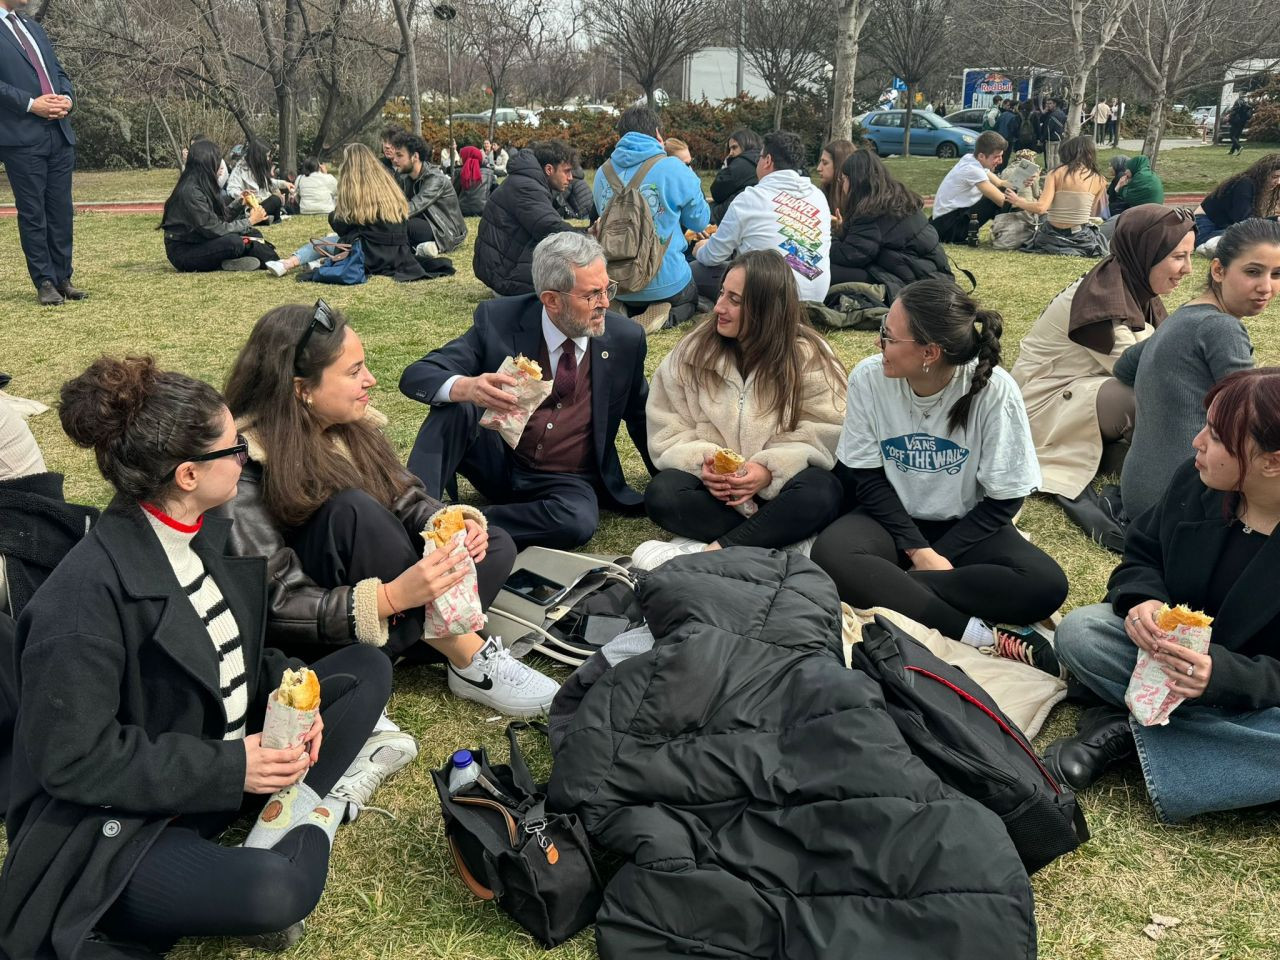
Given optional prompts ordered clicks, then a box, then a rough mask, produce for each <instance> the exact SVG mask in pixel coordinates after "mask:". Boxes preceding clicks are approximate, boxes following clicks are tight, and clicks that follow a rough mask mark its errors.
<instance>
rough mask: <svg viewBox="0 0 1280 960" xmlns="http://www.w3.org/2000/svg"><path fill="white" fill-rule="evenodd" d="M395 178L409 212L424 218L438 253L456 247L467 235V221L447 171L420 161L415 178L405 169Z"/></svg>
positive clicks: (412, 215) (411, 215)
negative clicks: (429, 226)
mask: <svg viewBox="0 0 1280 960" xmlns="http://www.w3.org/2000/svg"><path fill="white" fill-rule="evenodd" d="M398 179H399V182H400V188H401V189H402V190H403V191H404V195H405V199H407V200H408V201H409V216H410V217H425V218H426V220H427V222H428V223H430V224H431V232H432V233H434V234H435V237H436V246H437V247H438V248H439V250H440V252H441V253H448V252H449V251H450V250H454V249H456V248H457V246H458V245H459V244H460V243H462V241H463V240H465V239H466V238H467V223H466V221H465V220H463V218H462V207H461V205H460V204H459V203H458V194H457V193H456V192H454V189H453V181H452V180H450V179H449V176H448V174H446V173H445V172H444V171H443V170H441V169H440V168H439V167H435V166H432V165H431V164H429V163H424V164H423V165H422V172H421V173H419V174H418V179H416V180H415V179H414V178H413V176H412V175H411V174H408V173H402V174H400V175H399V177H398Z"/></svg>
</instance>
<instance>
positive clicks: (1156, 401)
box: [1114, 218, 1280, 519]
mask: <svg viewBox="0 0 1280 960" xmlns="http://www.w3.org/2000/svg"><path fill="white" fill-rule="evenodd" d="M1217 249H1218V255H1217V257H1216V258H1215V259H1214V261H1213V263H1212V264H1211V265H1210V267H1209V279H1208V281H1207V283H1206V284H1205V289H1204V293H1202V294H1201V295H1200V296H1199V297H1196V298H1195V299H1194V300H1191V301H1189V302H1188V303H1185V304H1183V305H1182V306H1181V307H1179V308H1178V309H1177V310H1175V311H1174V312H1173V313H1172V314H1171V315H1170V316H1169V318H1168V319H1167V320H1165V321H1164V323H1162V324H1160V328H1159V329H1158V330H1156V332H1155V335H1154V336H1152V337H1150V338H1148V339H1146V340H1143V341H1141V342H1140V343H1136V344H1134V345H1133V346H1132V347H1130V348H1129V349H1128V350H1126V351H1125V352H1124V353H1123V354H1122V355H1121V357H1120V359H1119V360H1117V361H1116V366H1115V370H1114V373H1115V376H1116V379H1117V380H1119V381H1120V382H1121V383H1125V384H1128V385H1129V386H1131V387H1133V392H1134V396H1135V398H1136V400H1137V418H1136V422H1135V424H1134V428H1133V445H1132V447H1131V449H1130V450H1129V455H1128V456H1127V457H1125V459H1124V471H1123V472H1122V473H1121V474H1120V490H1121V494H1122V501H1123V504H1124V512H1125V513H1126V514H1128V516H1129V517H1130V518H1131V519H1137V518H1138V517H1139V516H1141V515H1142V514H1143V513H1144V512H1146V510H1147V508H1148V507H1152V506H1154V505H1155V504H1156V503H1158V502H1159V500H1160V498H1161V497H1162V496H1163V495H1164V491H1165V487H1166V486H1168V483H1169V478H1170V477H1171V476H1173V474H1174V471H1175V470H1177V468H1178V466H1179V465H1180V464H1182V462H1183V461H1184V460H1186V457H1187V450H1189V449H1190V448H1191V441H1192V439H1193V438H1194V437H1195V435H1196V434H1197V433H1198V432H1199V430H1200V428H1201V427H1202V426H1203V425H1204V416H1203V414H1204V405H1203V402H1202V401H1203V398H1204V395H1205V394H1206V393H1207V392H1208V391H1209V388H1210V387H1212V386H1213V385H1214V384H1215V383H1217V382H1218V381H1219V380H1222V379H1223V378H1224V377H1226V376H1227V375H1228V374H1232V373H1235V372H1236V371H1237V370H1247V369H1248V368H1250V367H1252V366H1253V344H1252V343H1251V342H1250V340H1249V331H1248V330H1246V329H1245V326H1244V324H1243V323H1242V322H1241V321H1242V320H1243V319H1244V318H1245V317H1256V316H1257V315H1258V314H1260V313H1262V311H1264V310H1265V309H1266V308H1267V304H1269V303H1270V302H1271V300H1272V298H1273V297H1274V296H1275V294H1276V292H1277V290H1280V223H1276V222H1275V221H1274V220H1259V219H1256V218H1255V219H1252V220H1242V221H1241V222H1240V223H1237V224H1235V225H1234V226H1233V227H1231V228H1230V229H1228V230H1227V232H1226V233H1225V234H1224V235H1223V237H1222V242H1221V243H1219V244H1218V248H1217Z"/></svg>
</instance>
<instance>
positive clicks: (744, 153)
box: [711, 127, 764, 223]
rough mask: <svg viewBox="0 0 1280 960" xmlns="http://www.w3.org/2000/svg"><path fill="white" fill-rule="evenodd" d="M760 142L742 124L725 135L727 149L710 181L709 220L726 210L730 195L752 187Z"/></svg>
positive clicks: (716, 219) (716, 218)
mask: <svg viewBox="0 0 1280 960" xmlns="http://www.w3.org/2000/svg"><path fill="white" fill-rule="evenodd" d="M763 148H764V142H763V141H762V140H761V139H760V135H759V134H758V133H756V132H755V131H754V130H751V129H749V128H747V127H742V128H741V129H739V130H735V131H733V133H732V134H731V135H730V136H729V149H728V152H727V153H726V154H725V158H724V165H723V166H722V167H721V168H720V170H719V172H718V173H717V174H716V178H715V180H713V181H712V182H711V222H712V223H719V222H720V221H721V220H723V219H724V215H725V214H726V213H728V212H729V205H730V204H731V203H733V199H734V197H736V196H737V195H738V194H740V193H741V192H742V191H743V190H745V189H747V187H754V186H755V185H756V181H757V179H758V177H757V174H756V164H757V163H758V162H759V160H760V151H761V150H762V149H763Z"/></svg>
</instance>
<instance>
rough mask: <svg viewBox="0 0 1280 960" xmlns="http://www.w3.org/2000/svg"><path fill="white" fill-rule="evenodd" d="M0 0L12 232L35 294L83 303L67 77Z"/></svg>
mask: <svg viewBox="0 0 1280 960" xmlns="http://www.w3.org/2000/svg"><path fill="white" fill-rule="evenodd" d="M27 3H28V0H0V162H2V163H4V168H5V172H6V173H7V174H8V176H9V185H10V186H11V187H12V188H13V198H14V202H15V203H16V204H17V207H18V234H19V236H20V237H21V238H22V252H23V253H24V254H25V255H26V258H27V270H28V271H29V272H30V274H31V281H32V283H34V284H35V285H36V290H37V297H38V299H39V301H40V302H41V303H42V304H44V305H46V306H53V305H55V304H59V303H63V302H64V301H66V300H83V299H84V297H85V294H84V292H83V291H81V290H77V289H76V288H75V287H73V286H72V285H71V217H72V208H71V172H72V170H74V169H75V165H76V151H75V143H76V137H75V134H74V133H72V132H71V123H70V121H68V120H67V115H68V114H69V113H70V112H71V81H70V80H69V79H68V78H67V75H66V73H65V72H64V71H63V69H62V64H60V63H59V62H58V57H57V54H55V53H54V52H53V44H52V43H50V42H49V35H48V34H46V33H45V32H44V28H42V27H41V26H40V24H38V23H36V22H34V21H32V20H26V19H24V18H22V17H20V16H19V15H18V11H20V10H22V9H23V8H24V7H25V6H26V5H27Z"/></svg>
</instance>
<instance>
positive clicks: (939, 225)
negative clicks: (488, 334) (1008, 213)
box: [933, 197, 1004, 243]
mask: <svg viewBox="0 0 1280 960" xmlns="http://www.w3.org/2000/svg"><path fill="white" fill-rule="evenodd" d="M1003 209H1004V207H1002V206H1000V205H999V204H997V203H996V202H995V201H994V200H991V199H989V198H987V197H983V198H982V199H980V200H979V201H978V202H977V203H975V204H974V205H973V206H971V207H964V208H962V209H960V210H952V211H950V212H948V213H944V214H943V215H942V216H940V217H934V218H933V229H934V230H936V231H938V239H939V240H941V241H942V242H943V243H964V242H965V240H966V239H967V238H968V236H969V216H970V214H972V215H973V216H975V217H977V220H978V227H979V228H981V227H982V225H983V224H985V223H987V221H989V220H993V219H995V216H996V214H998V213H1000V211H1001V210H1003Z"/></svg>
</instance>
